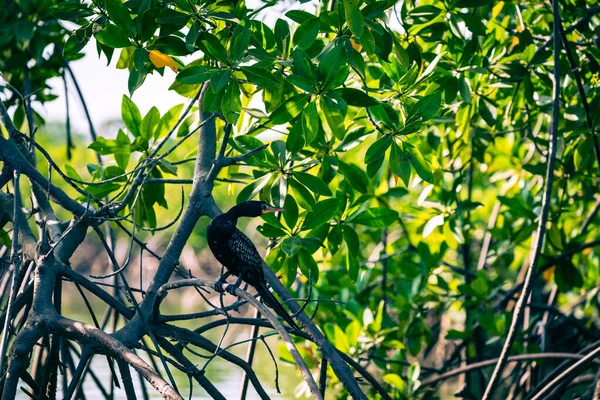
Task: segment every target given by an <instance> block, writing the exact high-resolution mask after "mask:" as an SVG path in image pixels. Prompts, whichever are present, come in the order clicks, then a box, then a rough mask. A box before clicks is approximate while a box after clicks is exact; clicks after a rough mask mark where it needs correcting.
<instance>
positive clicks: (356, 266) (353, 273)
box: [346, 252, 360, 282]
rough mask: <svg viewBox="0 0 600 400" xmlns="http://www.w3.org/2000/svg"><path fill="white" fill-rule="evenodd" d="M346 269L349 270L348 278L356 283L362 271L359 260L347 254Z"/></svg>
mask: <svg viewBox="0 0 600 400" xmlns="http://www.w3.org/2000/svg"><path fill="white" fill-rule="evenodd" d="M346 269H347V270H348V276H349V277H350V280H351V281H352V282H356V279H357V278H358V272H359V270H360V263H359V262H358V259H357V258H356V257H354V256H352V255H351V254H350V252H347V253H346Z"/></svg>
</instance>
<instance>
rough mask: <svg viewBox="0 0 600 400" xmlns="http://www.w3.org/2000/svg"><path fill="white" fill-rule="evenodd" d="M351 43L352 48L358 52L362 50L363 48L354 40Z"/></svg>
mask: <svg viewBox="0 0 600 400" xmlns="http://www.w3.org/2000/svg"><path fill="white" fill-rule="evenodd" d="M350 43H351V44H352V48H353V49H354V50H356V51H358V52H360V51H361V50H362V46H361V45H360V44H358V43H356V42H355V41H354V39H352V38H351V39H350Z"/></svg>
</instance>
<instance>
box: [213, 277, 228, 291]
mask: <svg viewBox="0 0 600 400" xmlns="http://www.w3.org/2000/svg"><path fill="white" fill-rule="evenodd" d="M226 284H227V281H223V280H221V279H219V280H218V281H216V282H215V290H216V291H217V292H219V293H225V288H223V285H226ZM227 289H229V286H228V287H227Z"/></svg>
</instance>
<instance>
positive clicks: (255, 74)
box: [240, 65, 279, 87]
mask: <svg viewBox="0 0 600 400" xmlns="http://www.w3.org/2000/svg"><path fill="white" fill-rule="evenodd" d="M240 69H241V70H242V72H243V73H244V75H246V78H248V80H249V81H250V82H252V83H254V84H255V85H256V86H261V87H272V86H277V85H278V83H279V82H277V79H275V77H274V76H273V73H271V71H269V70H268V69H267V68H263V67H258V66H255V65H250V66H246V67H240Z"/></svg>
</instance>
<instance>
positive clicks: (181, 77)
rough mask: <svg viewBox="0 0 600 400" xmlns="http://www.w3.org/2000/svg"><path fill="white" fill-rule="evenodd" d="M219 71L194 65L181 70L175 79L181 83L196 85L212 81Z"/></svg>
mask: <svg viewBox="0 0 600 400" xmlns="http://www.w3.org/2000/svg"><path fill="white" fill-rule="evenodd" d="M217 71H218V69H217V68H214V67H209V66H204V65H192V66H189V67H187V68H184V69H183V70H181V71H180V72H179V73H178V74H177V77H176V78H175V79H177V80H178V81H179V82H181V83H185V84H189V85H196V84H200V83H204V82H206V81H208V80H210V79H211V78H212V77H213V75H214V74H215V73H216V72H217Z"/></svg>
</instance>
